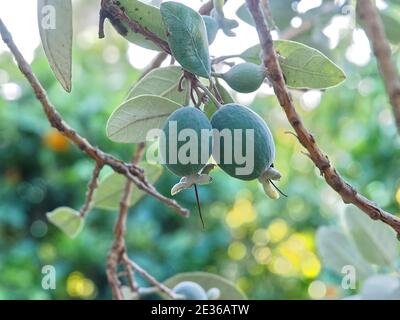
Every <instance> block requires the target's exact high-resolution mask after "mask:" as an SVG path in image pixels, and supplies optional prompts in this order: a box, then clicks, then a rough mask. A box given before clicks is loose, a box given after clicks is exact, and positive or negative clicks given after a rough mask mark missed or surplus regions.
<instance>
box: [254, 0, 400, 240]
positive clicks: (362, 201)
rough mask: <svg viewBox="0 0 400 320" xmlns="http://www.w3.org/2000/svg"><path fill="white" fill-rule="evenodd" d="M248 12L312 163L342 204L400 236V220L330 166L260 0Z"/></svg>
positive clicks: (271, 75) (276, 87)
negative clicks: (301, 110)
mask: <svg viewBox="0 0 400 320" xmlns="http://www.w3.org/2000/svg"><path fill="white" fill-rule="evenodd" d="M246 2H247V5H248V7H249V10H250V12H251V14H252V16H253V19H254V21H255V24H256V29H257V32H258V36H259V39H260V44H261V47H262V50H263V55H264V58H263V62H264V65H265V66H266V67H267V69H268V71H269V78H270V80H271V82H272V85H273V88H274V91H275V94H276V96H277V98H278V100H279V103H280V105H281V106H282V108H283V110H284V111H285V113H286V116H287V118H288V120H289V122H290V124H291V125H292V127H293V129H294V130H295V132H296V134H297V136H298V140H299V142H300V143H301V144H302V145H303V146H304V147H305V148H306V149H307V151H308V152H309V154H310V158H311V160H312V161H313V162H314V164H315V166H316V167H317V168H318V169H319V170H320V173H321V175H322V176H323V177H324V178H325V180H326V182H327V183H328V185H329V186H331V187H332V189H334V190H335V191H336V192H337V193H338V194H339V195H340V196H341V197H342V199H343V202H344V203H346V204H348V203H352V204H354V205H355V206H357V207H358V208H359V209H361V210H362V211H363V212H365V213H366V214H367V215H368V216H369V217H370V218H372V219H375V220H381V221H382V222H384V223H386V224H388V225H389V226H391V227H392V228H393V229H394V230H395V231H396V232H397V233H400V219H399V218H398V217H396V216H394V215H392V214H391V213H389V212H386V211H384V210H382V209H381V208H379V207H378V206H377V205H376V204H375V203H373V202H372V201H370V200H369V199H367V198H366V197H364V196H363V195H361V194H359V193H358V192H357V190H355V189H354V188H353V187H352V186H351V185H350V184H348V183H347V182H346V181H345V180H343V178H342V177H341V176H340V175H339V174H338V172H337V171H336V169H335V168H334V167H333V166H332V165H331V164H330V162H329V160H328V157H327V156H326V155H325V154H324V153H323V152H322V150H321V149H320V147H319V146H318V145H317V143H316V141H315V138H314V136H313V135H312V134H311V133H310V132H309V131H308V130H307V128H306V127H305V126H304V124H303V121H302V120H301V118H300V116H299V114H298V113H297V111H296V108H295V106H294V103H293V101H292V99H291V97H290V95H289V92H288V89H287V87H286V84H285V81H284V78H283V74H282V70H281V69H280V66H279V62H278V59H277V56H276V52H275V49H274V46H273V41H272V37H271V32H270V29H269V27H268V26H267V24H266V23H265V20H264V17H263V15H262V12H261V9H260V6H259V4H260V3H259V0H246Z"/></svg>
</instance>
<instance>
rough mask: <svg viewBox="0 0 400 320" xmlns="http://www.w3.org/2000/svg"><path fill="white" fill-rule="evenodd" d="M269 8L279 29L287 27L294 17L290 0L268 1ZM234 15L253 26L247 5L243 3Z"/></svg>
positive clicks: (294, 13)
mask: <svg viewBox="0 0 400 320" xmlns="http://www.w3.org/2000/svg"><path fill="white" fill-rule="evenodd" d="M269 6H270V9H271V13H272V17H273V18H274V22H275V24H276V25H277V26H278V27H279V28H280V29H283V28H285V27H287V26H289V24H290V21H291V20H292V18H293V17H294V16H295V15H296V12H294V11H293V9H292V0H276V1H270V2H269ZM236 15H237V16H238V17H239V18H240V19H241V20H242V21H244V22H246V23H247V24H249V25H251V26H254V20H253V17H252V16H251V13H250V11H249V10H248V9H247V5H246V4H245V3H244V4H243V5H241V6H240V7H239V8H238V9H237V11H236Z"/></svg>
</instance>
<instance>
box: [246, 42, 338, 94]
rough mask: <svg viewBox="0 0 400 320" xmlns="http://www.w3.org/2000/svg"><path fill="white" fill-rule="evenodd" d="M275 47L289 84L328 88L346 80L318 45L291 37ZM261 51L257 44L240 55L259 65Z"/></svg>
mask: <svg viewBox="0 0 400 320" xmlns="http://www.w3.org/2000/svg"><path fill="white" fill-rule="evenodd" d="M274 46H275V50H276V52H277V53H278V55H279V63H280V66H281V68H282V72H283V74H284V76H285V80H286V84H287V86H288V87H291V88H309V89H326V88H329V87H333V86H336V85H338V84H340V83H341V82H343V81H344V80H345V79H346V75H345V74H344V72H343V70H342V69H340V68H339V67H338V66H337V65H336V64H335V63H333V62H332V61H331V60H330V59H329V58H328V57H326V56H325V55H324V54H323V53H321V52H320V51H318V50H316V49H314V48H311V47H309V46H306V45H304V44H302V43H299V42H295V41H289V40H276V41H274ZM260 52H261V48H260V46H259V45H256V46H254V47H251V48H249V49H247V50H245V51H244V52H243V53H242V54H241V55H240V56H241V58H242V59H244V60H246V61H248V62H253V63H258V64H259V63H260V62H261V59H260Z"/></svg>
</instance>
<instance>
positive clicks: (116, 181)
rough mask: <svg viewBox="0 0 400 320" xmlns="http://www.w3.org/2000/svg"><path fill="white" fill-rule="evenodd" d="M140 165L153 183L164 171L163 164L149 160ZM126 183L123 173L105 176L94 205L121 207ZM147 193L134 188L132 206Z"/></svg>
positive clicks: (111, 207)
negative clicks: (149, 162) (153, 163)
mask: <svg viewBox="0 0 400 320" xmlns="http://www.w3.org/2000/svg"><path fill="white" fill-rule="evenodd" d="M140 167H141V168H143V169H144V172H145V175H146V178H147V180H148V181H149V182H150V183H151V184H154V183H156V182H157V180H158V179H159V178H160V176H161V174H162V172H163V168H162V167H161V166H159V165H152V164H148V163H147V162H142V163H141V164H140ZM125 184H126V177H125V176H123V175H121V174H118V173H115V172H114V173H111V174H110V175H108V176H107V177H105V178H104V179H103V180H102V181H101V182H100V184H99V187H98V188H97V190H96V192H95V194H94V197H93V206H94V207H96V208H101V209H108V210H114V209H117V208H119V203H120V201H121V197H122V192H123V190H124V188H125ZM145 195H146V193H145V192H144V191H142V190H139V189H137V188H134V190H133V191H132V196H131V198H130V200H129V203H128V205H129V206H130V207H132V206H134V205H135V204H137V203H138V202H139V201H140V200H141V199H142V198H143V196H145Z"/></svg>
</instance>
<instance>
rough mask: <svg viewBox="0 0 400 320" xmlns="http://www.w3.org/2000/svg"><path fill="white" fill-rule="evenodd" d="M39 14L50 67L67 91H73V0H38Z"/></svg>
mask: <svg viewBox="0 0 400 320" xmlns="http://www.w3.org/2000/svg"><path fill="white" fill-rule="evenodd" d="M37 16H38V26H39V33H40V38H41V40H42V46H43V49H44V52H45V54H46V57H47V60H48V61H49V64H50V67H51V69H52V70H53V72H54V75H55V77H56V78H57V80H58V81H59V82H60V84H61V85H62V87H63V88H64V89H65V91H67V92H71V76H72V33H73V31H72V4H71V0H38V2H37Z"/></svg>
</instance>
